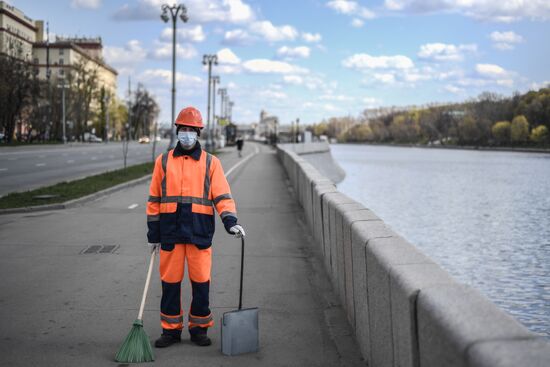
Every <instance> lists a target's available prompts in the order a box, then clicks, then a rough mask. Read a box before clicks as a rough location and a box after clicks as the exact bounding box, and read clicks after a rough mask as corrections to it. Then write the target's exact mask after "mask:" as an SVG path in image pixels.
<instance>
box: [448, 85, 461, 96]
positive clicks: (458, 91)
mask: <svg viewBox="0 0 550 367" xmlns="http://www.w3.org/2000/svg"><path fill="white" fill-rule="evenodd" d="M445 90H446V91H447V92H450V93H453V94H464V93H465V90H464V89H463V88H459V87H457V86H455V85H452V84H447V85H446V86H445Z"/></svg>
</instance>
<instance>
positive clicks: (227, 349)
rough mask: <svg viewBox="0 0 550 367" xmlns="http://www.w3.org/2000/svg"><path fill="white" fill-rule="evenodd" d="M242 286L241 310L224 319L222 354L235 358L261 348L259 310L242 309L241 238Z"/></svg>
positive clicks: (241, 287)
mask: <svg viewBox="0 0 550 367" xmlns="http://www.w3.org/2000/svg"><path fill="white" fill-rule="evenodd" d="M241 243H242V249H241V286H240V290H239V309H238V310H235V311H229V312H225V313H224V314H223V317H222V322H221V324H222V353H223V354H225V355H228V356H235V355H238V354H244V353H253V352H257V351H258V348H259V347H260V342H259V331H258V308H257V307H254V308H244V309H243V308H242V301H243V269H244V237H241Z"/></svg>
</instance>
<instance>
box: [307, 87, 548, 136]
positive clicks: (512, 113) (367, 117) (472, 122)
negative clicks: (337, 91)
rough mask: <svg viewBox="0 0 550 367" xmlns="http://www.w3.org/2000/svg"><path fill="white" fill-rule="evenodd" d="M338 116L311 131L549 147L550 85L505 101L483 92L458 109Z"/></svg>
mask: <svg viewBox="0 0 550 367" xmlns="http://www.w3.org/2000/svg"><path fill="white" fill-rule="evenodd" d="M370 112H371V111H369V110H364V111H363V113H362V114H361V115H360V116H359V117H351V116H345V117H333V118H330V119H328V120H323V121H321V122H320V123H317V124H314V125H312V126H310V127H309V129H310V130H311V131H312V132H313V134H314V135H316V136H320V135H326V136H328V137H330V138H336V139H338V141H339V142H372V143H401V144H426V145H460V146H534V147H537V146H539V147H546V146H549V145H550V134H549V130H550V86H548V87H545V88H541V89H539V90H538V91H529V92H527V93H525V94H519V93H516V94H514V95H513V96H511V97H503V96H500V95H497V94H494V93H488V92H485V93H482V94H481V95H480V96H479V97H478V98H475V99H472V100H469V101H466V102H463V103H455V104H445V105H433V106H427V107H423V108H411V109H407V110H406V111H396V112H389V113H387V114H384V115H382V116H379V117H371V113H370Z"/></svg>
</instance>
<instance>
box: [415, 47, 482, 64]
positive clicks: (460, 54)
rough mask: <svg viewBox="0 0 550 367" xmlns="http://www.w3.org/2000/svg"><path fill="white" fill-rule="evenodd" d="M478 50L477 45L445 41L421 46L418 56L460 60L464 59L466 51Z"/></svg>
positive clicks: (436, 59)
mask: <svg viewBox="0 0 550 367" xmlns="http://www.w3.org/2000/svg"><path fill="white" fill-rule="evenodd" d="M475 51H477V45H475V44H467V45H458V46H456V45H452V44H445V43H427V44H425V45H422V46H420V51H419V52H418V57H420V58H422V59H432V60H435V61H460V60H462V59H464V53H465V52H475Z"/></svg>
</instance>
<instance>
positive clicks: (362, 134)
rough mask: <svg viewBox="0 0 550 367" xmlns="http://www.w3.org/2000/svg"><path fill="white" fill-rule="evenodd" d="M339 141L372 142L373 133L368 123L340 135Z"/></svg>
mask: <svg viewBox="0 0 550 367" xmlns="http://www.w3.org/2000/svg"><path fill="white" fill-rule="evenodd" d="M338 140H340V141H342V142H365V141H368V140H372V131H371V129H370V127H369V125H367V124H366V123H362V124H355V125H353V126H352V127H350V128H349V129H348V130H346V131H345V132H343V133H342V134H340V136H339V137H338Z"/></svg>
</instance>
